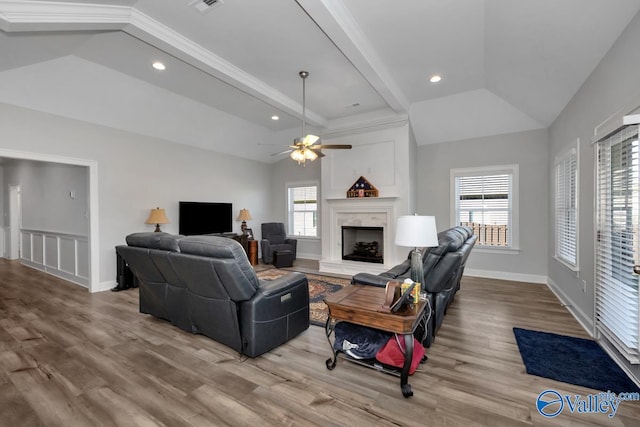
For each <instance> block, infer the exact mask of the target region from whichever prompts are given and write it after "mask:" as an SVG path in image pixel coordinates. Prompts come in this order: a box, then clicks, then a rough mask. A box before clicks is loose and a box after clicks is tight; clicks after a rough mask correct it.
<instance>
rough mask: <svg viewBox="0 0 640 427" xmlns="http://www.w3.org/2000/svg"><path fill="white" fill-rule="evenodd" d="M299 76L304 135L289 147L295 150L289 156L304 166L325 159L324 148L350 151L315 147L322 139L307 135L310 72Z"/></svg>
mask: <svg viewBox="0 0 640 427" xmlns="http://www.w3.org/2000/svg"><path fill="white" fill-rule="evenodd" d="M298 75H299V76H300V77H301V78H302V135H304V136H301V137H299V138H296V139H294V140H293V145H290V146H289V147H291V148H293V151H292V152H291V154H290V155H289V157H291V158H292V159H293V160H295V161H296V162H298V164H302V165H304V164H305V162H306V161H307V160H310V161H314V160H315V159H317V158H318V157H324V154H322V152H321V151H319V150H321V149H323V148H339V149H350V148H351V145H346V144H345V145H320V144H318V145H314V144H315V143H316V142H317V141H318V140H319V139H320V137H319V136H317V135H312V134H308V135H305V132H306V128H307V116H306V114H307V106H306V103H307V94H306V84H305V80H306V78H307V77H309V72H308V71H300V72H299V73H298Z"/></svg>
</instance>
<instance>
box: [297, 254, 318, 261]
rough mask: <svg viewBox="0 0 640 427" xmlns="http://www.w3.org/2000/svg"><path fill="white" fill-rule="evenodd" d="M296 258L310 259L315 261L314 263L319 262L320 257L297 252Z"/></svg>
mask: <svg viewBox="0 0 640 427" xmlns="http://www.w3.org/2000/svg"><path fill="white" fill-rule="evenodd" d="M296 258H301V259H312V260H315V261H320V255H318V254H312V253H304V252H297V253H296Z"/></svg>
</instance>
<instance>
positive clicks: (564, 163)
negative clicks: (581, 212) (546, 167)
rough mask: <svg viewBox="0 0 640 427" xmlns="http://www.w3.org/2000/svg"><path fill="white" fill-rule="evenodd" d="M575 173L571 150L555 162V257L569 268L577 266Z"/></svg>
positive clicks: (575, 165)
mask: <svg viewBox="0 0 640 427" xmlns="http://www.w3.org/2000/svg"><path fill="white" fill-rule="evenodd" d="M577 172H578V155H577V152H576V150H575V149H572V150H571V151H570V152H569V153H568V154H567V155H566V156H564V157H562V158H561V159H559V160H558V161H557V162H556V257H557V258H558V259H560V260H562V261H563V262H565V263H567V264H568V265H569V266H571V267H576V266H577V265H578V251H577V249H578V240H577V237H578V233H577V228H578V225H577V207H576V201H577Z"/></svg>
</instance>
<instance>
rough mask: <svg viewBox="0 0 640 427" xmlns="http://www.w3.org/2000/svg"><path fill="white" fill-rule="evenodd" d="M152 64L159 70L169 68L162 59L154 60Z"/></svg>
mask: <svg viewBox="0 0 640 427" xmlns="http://www.w3.org/2000/svg"><path fill="white" fill-rule="evenodd" d="M152 66H153V68H155V69H156V70H158V71H164V70H166V69H167V67H165V66H164V64H163V63H162V62H160V61H156V62H154V63H153V65H152Z"/></svg>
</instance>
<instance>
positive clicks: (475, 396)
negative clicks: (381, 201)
mask: <svg viewBox="0 0 640 427" xmlns="http://www.w3.org/2000/svg"><path fill="white" fill-rule="evenodd" d="M307 268H311V267H307ZM514 326H518V327H524V328H530V329H537V330H543V331H549V332H557V333H562V334H568V335H574V336H580V337H587V335H586V334H585V333H584V331H583V330H582V329H581V327H580V326H579V325H578V323H577V322H576V321H575V320H574V319H573V318H572V317H571V315H570V314H569V313H568V312H567V311H566V310H565V309H564V308H563V307H561V306H560V304H559V302H558V301H557V299H556V298H555V297H554V295H553V294H552V293H551V292H550V291H549V290H548V289H547V288H546V287H545V286H543V285H536V284H528V283H518V282H509V281H498V280H489V279H478V278H472V277H465V278H464V279H463V284H462V289H461V291H460V292H459V293H458V294H457V296H456V299H455V301H454V302H453V304H452V305H451V306H450V308H449V311H448V313H447V315H446V317H445V320H444V324H443V326H442V328H441V329H440V330H439V331H438V335H437V337H436V340H435V342H434V344H433V345H432V346H431V347H430V348H429V349H427V355H428V356H429V360H428V362H427V363H426V364H424V365H422V366H421V368H420V372H416V373H415V374H414V375H413V376H411V377H410V381H409V382H410V383H411V385H412V388H413V391H414V393H415V394H414V396H413V397H411V398H409V399H405V398H403V397H402V394H401V393H400V387H399V379H398V378H396V377H393V376H389V375H385V374H382V373H379V372H376V371H373V370H369V369H367V368H364V367H361V366H358V365H355V364H350V363H348V362H346V361H344V360H339V361H338V366H337V367H336V369H335V370H333V371H329V370H327V369H326V368H325V360H326V359H327V358H328V357H329V353H330V351H329V347H328V343H327V341H326V337H325V336H324V329H323V328H319V327H316V326H311V327H310V328H309V329H308V330H307V331H306V332H304V333H303V334H302V335H300V336H298V337H297V338H295V339H294V340H292V341H290V342H289V343H287V344H285V345H283V346H281V347H278V348H277V349H275V350H273V351H271V352H269V353H267V354H265V355H263V356H261V357H258V358H255V359H249V358H246V357H241V356H240V355H239V354H238V353H236V352H234V351H233V350H230V349H229V348H227V347H225V346H223V345H221V344H218V343H216V342H215V341H212V340H210V339H208V338H206V337H203V336H199V335H192V334H189V333H186V332H183V331H181V330H180V329H178V328H176V327H173V326H171V325H170V324H169V323H167V322H165V321H162V320H158V319H154V318H153V317H151V316H148V315H143V314H140V313H139V312H138V290H137V289H132V290H127V291H123V292H117V293H113V292H102V293H98V294H90V293H88V292H87V291H86V290H85V289H83V288H80V287H78V286H75V285H73V284H69V283H67V282H65V281H63V280H58V279H56V278H52V277H51V276H48V275H46V274H44V273H41V272H38V271H35V270H32V269H30V268H27V267H23V266H21V265H20V264H19V263H17V262H15V261H14V262H10V261H1V260H0V425H2V426H40V425H41V426H84V425H87V426H89V425H90V426H102V425H105V426H152V425H153V426H155V425H166V426H183V425H187V426H192V425H193V426H207V425H212V426H213V425H216V426H217V425H231V426H242V425H251V426H263V425H278V426H279V425H290V426H298V425H321V426H329V425H335V426H361V425H366V426H373V425H376V426H377V425H415V426H424V425H433V426H466V427H468V426H521V425H522V426H525V425H553V426H560V425H562V426H564V425H587V426H588V425H616V426H620V425H628V426H631V425H636V426H637V425H640V402H624V403H622V404H621V405H620V407H619V409H618V412H617V414H616V415H615V417H613V418H608V417H607V416H606V415H602V414H581V415H578V414H575V415H573V414H571V413H570V412H569V411H566V410H565V411H563V413H562V414H560V415H559V416H558V417H556V418H552V419H545V418H544V417H542V416H541V415H540V414H538V412H537V410H536V408H535V401H536V397H537V396H538V394H539V393H540V392H542V391H544V390H547V389H555V390H558V391H559V392H561V393H567V394H580V395H582V396H584V395H587V394H591V393H594V391H593V390H589V389H585V388H582V387H576V386H571V385H568V384H564V383H559V382H555V381H551V380H547V379H544V378H539V377H534V376H530V375H527V374H526V373H525V372H524V366H523V364H522V360H521V358H520V354H519V352H518V349H517V346H516V343H515V340H514V337H513V332H512V327H514Z"/></svg>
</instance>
